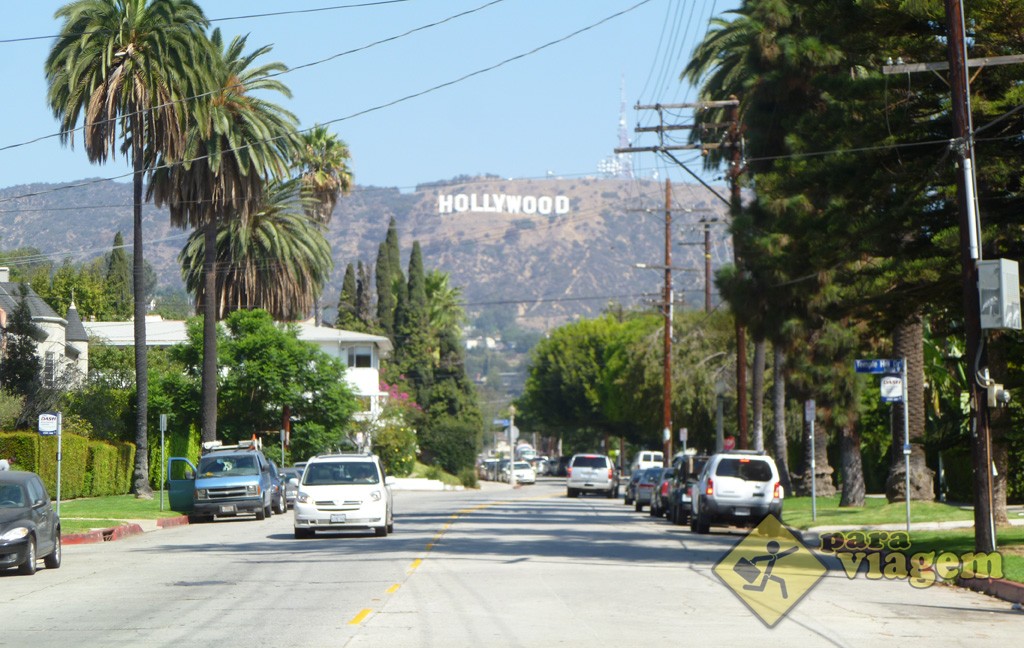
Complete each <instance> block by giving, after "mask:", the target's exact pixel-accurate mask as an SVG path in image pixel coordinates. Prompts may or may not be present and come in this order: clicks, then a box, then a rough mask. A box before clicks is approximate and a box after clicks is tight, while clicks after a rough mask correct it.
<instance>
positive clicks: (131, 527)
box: [60, 515, 188, 545]
mask: <svg viewBox="0 0 1024 648" xmlns="http://www.w3.org/2000/svg"><path fill="white" fill-rule="evenodd" d="M185 524H188V516H186V515H180V516H177V517H172V518H159V519H158V520H156V526H157V528H158V529H166V528H168V527H176V526H182V525H185ZM145 532H146V531H145V529H143V528H142V526H141V525H139V524H137V523H134V522H133V523H126V524H121V525H119V526H116V527H108V528H105V529H93V530H92V531H86V532H84V533H67V534H64V533H62V534H61V536H60V541H61V543H62V544H66V545H80V544H95V543H100V542H112V541H114V540H120V539H121V538H128V537H131V536H134V535H140V534H142V533H145Z"/></svg>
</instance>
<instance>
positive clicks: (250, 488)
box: [245, 484, 260, 495]
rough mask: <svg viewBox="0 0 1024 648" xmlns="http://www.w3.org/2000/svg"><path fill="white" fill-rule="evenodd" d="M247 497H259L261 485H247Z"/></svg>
mask: <svg viewBox="0 0 1024 648" xmlns="http://www.w3.org/2000/svg"><path fill="white" fill-rule="evenodd" d="M245 494H246V495H259V494H260V485H259V484H246V486H245Z"/></svg>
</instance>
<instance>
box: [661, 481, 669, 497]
mask: <svg viewBox="0 0 1024 648" xmlns="http://www.w3.org/2000/svg"><path fill="white" fill-rule="evenodd" d="M661 494H662V495H668V482H664V483H662V485H661Z"/></svg>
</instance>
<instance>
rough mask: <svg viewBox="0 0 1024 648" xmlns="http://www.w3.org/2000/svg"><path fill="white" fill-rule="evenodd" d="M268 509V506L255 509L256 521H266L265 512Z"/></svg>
mask: <svg viewBox="0 0 1024 648" xmlns="http://www.w3.org/2000/svg"><path fill="white" fill-rule="evenodd" d="M269 509H270V507H269V506H264V507H261V508H258V509H256V519H257V520H266V519H267V511H268V510H269Z"/></svg>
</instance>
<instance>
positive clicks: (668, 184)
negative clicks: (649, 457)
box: [662, 179, 672, 466]
mask: <svg viewBox="0 0 1024 648" xmlns="http://www.w3.org/2000/svg"><path fill="white" fill-rule="evenodd" d="M664 307H665V359H664V381H663V382H664V389H665V391H664V400H665V403H664V408H665V410H664V417H663V419H664V421H663V422H664V428H663V429H662V435H663V436H662V438H663V441H664V445H665V448H664V453H665V462H666V463H665V465H666V466H668V465H671V464H670V463H669V462H671V461H672V181H671V180H667V179H666V180H665V302H664Z"/></svg>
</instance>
